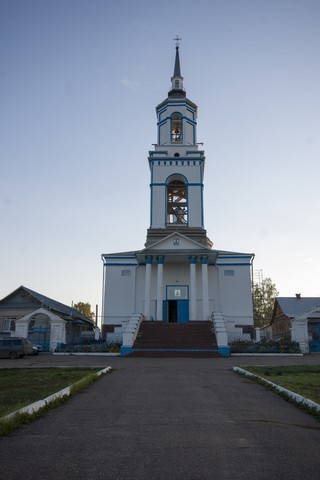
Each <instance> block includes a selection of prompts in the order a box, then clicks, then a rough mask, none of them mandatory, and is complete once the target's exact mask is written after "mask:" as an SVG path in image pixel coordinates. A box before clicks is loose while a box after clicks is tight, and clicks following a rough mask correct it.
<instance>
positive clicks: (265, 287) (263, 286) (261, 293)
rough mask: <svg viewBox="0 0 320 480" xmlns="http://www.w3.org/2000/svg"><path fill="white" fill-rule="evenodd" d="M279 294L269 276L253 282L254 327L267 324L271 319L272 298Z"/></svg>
mask: <svg viewBox="0 0 320 480" xmlns="http://www.w3.org/2000/svg"><path fill="white" fill-rule="evenodd" d="M278 294H279V292H278V290H277V288H276V286H275V284H274V283H273V282H272V280H271V278H265V279H264V280H262V281H261V282H260V283H254V284H253V319H254V324H255V326H256V327H263V326H265V325H269V324H270V322H271V319H272V313H273V307H274V300H275V298H276V296H277V295H278Z"/></svg>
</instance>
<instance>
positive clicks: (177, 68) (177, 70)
mask: <svg viewBox="0 0 320 480" xmlns="http://www.w3.org/2000/svg"><path fill="white" fill-rule="evenodd" d="M173 76H174V77H181V71H180V58H179V45H177V46H176V61H175V62H174V72H173Z"/></svg>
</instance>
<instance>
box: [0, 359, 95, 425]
mask: <svg viewBox="0 0 320 480" xmlns="http://www.w3.org/2000/svg"><path fill="white" fill-rule="evenodd" d="M98 370H99V369H98V368H97V369H95V370H92V369H88V368H46V369H43V368H10V369H9V368H8V369H3V370H1V371H0V417H2V416H4V415H7V414H8V413H11V412H14V411H15V410H18V409H19V408H21V407H24V406H26V405H29V404H31V403H33V402H37V401H38V400H41V399H43V398H46V397H48V396H49V395H52V394H53V393H56V392H58V391H59V390H62V389H63V388H65V387H68V386H69V385H71V384H73V383H75V382H77V381H79V380H81V379H82V378H83V377H85V376H87V375H88V374H89V373H90V374H91V373H92V372H93V371H98Z"/></svg>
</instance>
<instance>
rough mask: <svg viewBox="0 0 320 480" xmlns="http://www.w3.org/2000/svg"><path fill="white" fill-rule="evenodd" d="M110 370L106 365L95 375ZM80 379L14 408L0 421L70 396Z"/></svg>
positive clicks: (29, 412) (0, 419)
mask: <svg viewBox="0 0 320 480" xmlns="http://www.w3.org/2000/svg"><path fill="white" fill-rule="evenodd" d="M111 370H112V368H111V367H106V368H103V369H102V370H99V372H96V376H97V377H100V376H101V375H103V374H104V373H108V372H110V371H111ZM81 381H82V380H79V381H78V382H75V383H73V384H72V385H69V387H66V388H63V389H62V390H59V392H56V393H53V394H52V395H49V397H46V398H44V399H43V400H38V401H37V402H34V403H30V405H27V406H26V407H22V408H20V409H19V410H16V411H15V412H12V413H9V414H8V415H5V416H4V417H1V418H0V421H7V420H10V419H11V418H13V417H14V416H15V415H17V414H19V413H28V414H29V415H32V413H35V412H37V411H38V410H40V408H43V407H45V406H46V405H49V403H51V402H53V401H54V400H56V399H57V398H62V397H64V396H68V397H69V396H70V394H71V389H72V387H73V386H74V385H77V383H79V382H81Z"/></svg>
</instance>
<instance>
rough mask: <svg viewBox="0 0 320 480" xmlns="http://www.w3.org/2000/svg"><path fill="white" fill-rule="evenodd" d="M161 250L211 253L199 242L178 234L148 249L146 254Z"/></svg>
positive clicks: (169, 236) (145, 251)
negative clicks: (206, 251)
mask: <svg viewBox="0 0 320 480" xmlns="http://www.w3.org/2000/svg"><path fill="white" fill-rule="evenodd" d="M161 250H176V251H177V252H179V251H180V250H189V251H190V250H191V251H195V252H197V251H202V252H203V250H208V252H211V250H210V249H209V248H206V247H204V246H203V245H201V244H200V243H198V242H195V241H194V240H191V239H190V238H188V237H186V236H184V235H182V234H180V233H178V232H176V233H172V234H171V235H168V236H167V237H166V238H163V239H161V240H160V241H159V242H156V243H154V244H153V245H151V246H150V247H147V248H146V249H145V250H144V253H146V254H147V253H149V252H150V253H151V252H153V251H157V252H158V251H161Z"/></svg>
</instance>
